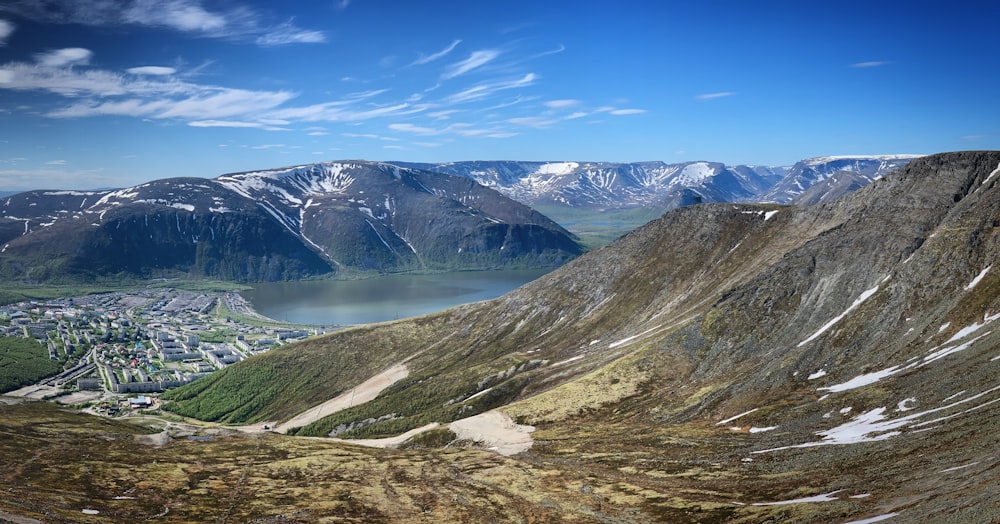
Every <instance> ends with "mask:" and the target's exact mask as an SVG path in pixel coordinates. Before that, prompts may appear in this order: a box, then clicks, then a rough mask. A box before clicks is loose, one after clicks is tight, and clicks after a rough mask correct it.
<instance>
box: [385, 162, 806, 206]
mask: <svg viewBox="0 0 1000 524" xmlns="http://www.w3.org/2000/svg"><path fill="white" fill-rule="evenodd" d="M398 165H408V166H413V167H418V168H421V169H428V170H433V171H438V172H441V173H448V174H454V175H461V176H465V177H468V178H471V179H473V180H475V181H476V182H479V183H480V184H482V185H485V186H487V187H491V188H494V189H496V190H497V191H500V192H502V193H503V194H505V195H507V196H509V197H510V198H513V199H515V200H518V201H519V202H523V203H525V204H528V205H530V206H544V205H557V206H567V207H575V208H591V209H627V208H631V207H642V206H656V207H663V206H665V207H678V206H680V205H687V204H693V203H698V202H702V201H704V202H709V201H712V202H715V201H736V200H743V199H745V198H748V197H750V196H753V195H756V194H758V193H760V192H761V191H764V190H766V189H767V188H770V187H771V186H773V185H774V184H776V183H777V182H778V181H779V180H780V179H781V177H783V176H784V174H785V172H786V171H787V168H783V167H749V166H737V167H734V168H730V167H727V166H726V165H725V164H721V163H718V162H686V163H680V164H667V163H664V162H637V163H608V162H507V161H494V162H451V163H444V164H408V163H399V164H398Z"/></svg>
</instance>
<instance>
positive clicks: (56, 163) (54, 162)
mask: <svg viewBox="0 0 1000 524" xmlns="http://www.w3.org/2000/svg"><path fill="white" fill-rule="evenodd" d="M45 165H47V166H64V165H66V161H65V160H49V161H48V162H46V163H45Z"/></svg>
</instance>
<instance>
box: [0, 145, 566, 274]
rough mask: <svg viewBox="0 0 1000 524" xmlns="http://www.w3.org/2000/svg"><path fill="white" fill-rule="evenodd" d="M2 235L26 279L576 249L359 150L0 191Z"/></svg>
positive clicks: (452, 183)
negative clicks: (241, 168)
mask: <svg viewBox="0 0 1000 524" xmlns="http://www.w3.org/2000/svg"><path fill="white" fill-rule="evenodd" d="M0 243H2V245H3V247H2V248H0V263H2V264H0V273H2V274H3V275H4V276H6V277H7V278H11V279H22V280H28V281H46V280H52V279H58V278H67V277H68V278H97V277H102V276H109V275H118V274H127V275H134V276H141V277H148V276H155V275H157V274H161V273H165V272H181V273H187V274H193V275H195V276H199V275H204V276H209V277H213V278H221V279H227V280H237V281H261V280H285V279H295V278H303V277H309V276H317V275H327V274H333V273H336V272H337V271H340V270H344V269H347V270H374V271H403V270H411V269H484V268H495V267H510V266H551V265H558V264H560V263H563V262H565V261H566V260H569V259H571V258H573V257H574V256H576V255H578V254H579V253H580V252H581V251H582V249H581V247H580V246H579V245H578V244H577V242H576V241H575V239H574V238H573V237H572V235H571V234H569V233H568V232H567V231H566V230H565V229H563V228H561V227H560V226H558V225H557V224H555V223H554V222H552V221H551V220H549V219H547V218H546V217H544V216H542V215H540V214H539V213H537V212H535V211H532V210H531V209H529V208H527V207H525V206H524V205H522V204H519V203H517V202H514V201H512V200H510V199H508V198H505V197H503V196H502V195H500V194H499V193H496V192H495V191H492V190H489V189H486V188H483V187H481V186H478V185H477V184H475V183H473V182H472V181H470V180H468V179H465V178H460V177H452V176H445V175H441V174H437V173H428V172H422V171H419V170H414V169H406V168H399V167H396V166H389V165H385V164H377V163H371V162H361V161H359V162H346V163H328V164H315V165H307V166H299V167H293V168H286V169H278V170H268V171H260V172H253V173H237V174H231V175H225V176H221V177H219V178H216V179H212V180H205V179H196V178H175V179H164V180H157V181H154V182H150V183H147V184H142V185H139V186H136V187H132V188H126V189H121V190H115V191H100V192H81V191H32V192H27V193H20V194H17V195H12V196H9V197H7V198H5V199H3V201H2V203H0Z"/></svg>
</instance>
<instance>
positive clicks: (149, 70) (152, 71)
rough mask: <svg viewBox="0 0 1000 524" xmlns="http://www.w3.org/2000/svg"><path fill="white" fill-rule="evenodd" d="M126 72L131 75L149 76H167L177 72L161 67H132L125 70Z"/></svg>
mask: <svg viewBox="0 0 1000 524" xmlns="http://www.w3.org/2000/svg"><path fill="white" fill-rule="evenodd" d="M126 71H128V72H129V73H131V74H133V75H149V76H167V75H172V74H174V73H176V72H177V70H176V69H174V68H172V67H163V66H141V67H132V68H129V69H126Z"/></svg>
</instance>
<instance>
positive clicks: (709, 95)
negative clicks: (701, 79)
mask: <svg viewBox="0 0 1000 524" xmlns="http://www.w3.org/2000/svg"><path fill="white" fill-rule="evenodd" d="M735 94H736V93H733V92H732V91H720V92H718V93H703V94H700V95H698V96H695V98H696V99H698V100H715V99H716V98H725V97H727V96H733V95H735Z"/></svg>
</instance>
